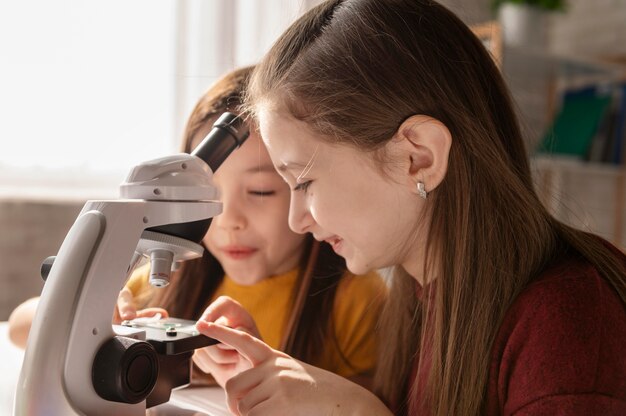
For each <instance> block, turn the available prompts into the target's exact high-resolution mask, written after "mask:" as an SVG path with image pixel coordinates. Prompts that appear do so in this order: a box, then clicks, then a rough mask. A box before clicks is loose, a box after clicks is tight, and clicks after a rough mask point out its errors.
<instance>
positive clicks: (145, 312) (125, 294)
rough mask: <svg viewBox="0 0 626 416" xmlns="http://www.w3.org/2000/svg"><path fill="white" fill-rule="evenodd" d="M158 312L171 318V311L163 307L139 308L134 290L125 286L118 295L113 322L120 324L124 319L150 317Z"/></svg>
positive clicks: (162, 316) (163, 316) (164, 316)
mask: <svg viewBox="0 0 626 416" xmlns="http://www.w3.org/2000/svg"><path fill="white" fill-rule="evenodd" d="M157 314H160V315H161V318H162V319H163V318H169V313H167V311H166V310H165V309H163V308H146V309H140V310H137V307H136V306H135V301H134V298H133V292H131V291H130V289H128V288H126V287H125V288H124V289H122V290H121V291H120V294H119V295H118V296H117V305H116V307H115V312H114V314H113V323H114V324H120V323H121V322H122V321H128V320H131V319H135V318H150V317H152V316H155V315H157Z"/></svg>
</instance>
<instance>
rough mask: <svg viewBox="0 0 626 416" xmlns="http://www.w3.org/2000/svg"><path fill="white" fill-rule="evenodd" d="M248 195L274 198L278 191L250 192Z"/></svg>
mask: <svg viewBox="0 0 626 416" xmlns="http://www.w3.org/2000/svg"><path fill="white" fill-rule="evenodd" d="M248 193H249V194H250V195H253V196H272V195H275V194H276V191H249V192H248Z"/></svg>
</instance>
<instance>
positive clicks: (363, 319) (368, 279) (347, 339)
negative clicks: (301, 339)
mask: <svg viewBox="0 0 626 416" xmlns="http://www.w3.org/2000/svg"><path fill="white" fill-rule="evenodd" d="M148 272H149V268H148V267H147V266H146V267H141V268H139V269H137V270H136V271H135V272H134V273H133V275H132V277H131V278H130V279H129V280H128V282H127V284H126V287H127V288H128V289H130V291H131V292H132V293H133V296H135V297H137V296H140V295H141V294H143V293H145V291H146V290H152V287H151V286H150V284H149V283H148ZM297 277H298V269H295V270H292V271H290V272H288V273H285V274H282V275H278V276H272V277H270V278H267V279H263V280H262V281H260V282H258V283H256V284H254V285H250V286H244V285H240V284H238V283H236V282H235V281H233V280H232V279H231V278H229V277H228V276H224V280H223V281H222V283H221V285H220V286H219V287H218V288H217V290H216V292H215V294H214V295H213V298H212V299H210V301H209V302H207V305H208V304H209V303H210V302H212V301H213V300H215V299H216V298H217V297H219V296H222V295H226V296H229V297H231V298H233V299H235V300H236V301H237V302H239V303H241V305H242V306H243V307H244V308H245V309H246V310H247V311H248V312H249V313H250V315H251V316H252V317H253V318H254V320H255V322H256V325H257V328H258V330H259V333H260V335H261V337H262V339H263V341H264V342H265V343H267V344H268V345H269V346H270V347H272V348H275V349H277V348H278V346H279V344H280V341H281V340H282V338H283V333H284V331H285V326H286V325H287V321H288V320H289V314H290V297H291V293H292V291H293V287H294V285H295V283H296V280H297ZM386 295H387V287H386V285H385V283H384V282H383V281H382V279H381V277H380V276H379V275H378V274H377V273H369V274H367V275H364V276H355V275H353V274H351V273H346V275H345V276H344V277H343V278H342V279H341V281H340V283H339V286H338V288H337V293H336V296H335V305H334V310H333V323H334V329H335V339H336V340H337V348H334V347H332V346H331V347H330V348H328V349H327V350H326V351H325V353H324V355H323V356H322V358H321V361H320V362H318V363H316V365H317V366H319V367H321V368H324V369H326V370H328V371H332V372H334V373H336V374H339V375H341V376H344V377H351V376H353V375H358V374H363V373H368V372H371V371H372V370H373V369H374V366H375V364H376V350H377V346H378V341H377V335H376V322H377V319H378V316H379V315H380V310H381V308H382V305H383V302H384V299H385V298H386ZM329 342H331V341H330V340H329ZM342 356H343V357H345V359H343V358H342ZM346 360H347V362H346ZM348 363H349V364H348Z"/></svg>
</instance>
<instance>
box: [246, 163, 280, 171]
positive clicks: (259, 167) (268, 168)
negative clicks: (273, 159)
mask: <svg viewBox="0 0 626 416" xmlns="http://www.w3.org/2000/svg"><path fill="white" fill-rule="evenodd" d="M259 172H276V169H275V168H274V165H271V164H265V165H257V166H255V167H252V168H249V169H246V173H259Z"/></svg>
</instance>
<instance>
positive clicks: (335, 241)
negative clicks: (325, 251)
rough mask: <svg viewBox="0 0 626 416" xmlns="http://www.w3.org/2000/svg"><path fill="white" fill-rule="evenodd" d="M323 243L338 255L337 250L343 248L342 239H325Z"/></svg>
mask: <svg viewBox="0 0 626 416" xmlns="http://www.w3.org/2000/svg"><path fill="white" fill-rule="evenodd" d="M324 241H326V242H327V243H328V244H330V245H331V247H332V248H333V250H334V251H335V253H337V254H339V250H341V247H342V246H343V239H342V238H339V237H332V238H327V239H326V240H324Z"/></svg>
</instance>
